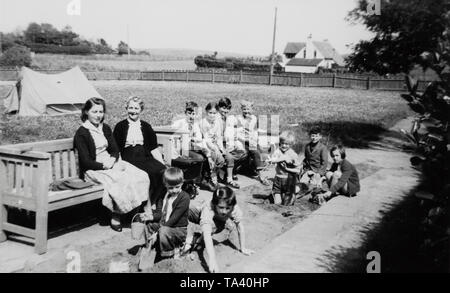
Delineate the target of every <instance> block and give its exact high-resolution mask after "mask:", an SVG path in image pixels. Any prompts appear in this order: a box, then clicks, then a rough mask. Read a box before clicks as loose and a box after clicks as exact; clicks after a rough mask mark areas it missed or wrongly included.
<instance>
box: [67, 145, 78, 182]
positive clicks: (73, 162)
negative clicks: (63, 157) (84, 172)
mask: <svg viewBox="0 0 450 293" xmlns="http://www.w3.org/2000/svg"><path fill="white" fill-rule="evenodd" d="M77 158H78V156H76V155H75V150H70V151H69V170H70V172H69V174H70V177H77V176H78V169H77V166H78V161H77Z"/></svg>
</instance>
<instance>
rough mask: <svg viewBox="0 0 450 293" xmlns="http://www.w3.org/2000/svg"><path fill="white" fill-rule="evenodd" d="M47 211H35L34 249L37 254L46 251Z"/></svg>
mask: <svg viewBox="0 0 450 293" xmlns="http://www.w3.org/2000/svg"><path fill="white" fill-rule="evenodd" d="M47 223H48V212H46V211H45V212H41V211H36V242H35V246H34V251H35V252H36V253H37V254H44V253H46V252H47V236H48V230H47V229H48V227H47Z"/></svg>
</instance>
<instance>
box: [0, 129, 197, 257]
mask: <svg viewBox="0 0 450 293" xmlns="http://www.w3.org/2000/svg"><path fill="white" fill-rule="evenodd" d="M154 130H155V132H156V135H157V138H158V144H159V145H160V147H161V148H160V150H161V152H162V154H163V158H164V160H165V161H166V162H167V164H168V165H170V162H171V160H172V158H173V156H174V154H176V153H177V151H179V152H181V154H183V155H188V151H189V150H188V147H189V136H188V135H189V134H188V133H182V132H179V131H177V130H175V129H172V128H170V127H164V126H163V127H154ZM78 171H79V169H78V156H77V153H76V150H75V149H74V148H73V139H72V138H67V139H59V140H51V141H42V142H36V143H21V144H15V145H4V146H0V242H3V241H6V240H7V234H6V232H10V233H14V234H19V235H23V236H26V237H29V238H31V239H34V244H35V252H36V253H38V254H43V253H45V252H47V239H48V227H47V222H48V213H49V212H51V211H55V210H58V209H62V208H65V207H69V206H74V205H78V204H80V203H84V202H88V201H91V200H95V199H99V198H101V197H102V195H103V187H102V186H101V185H94V186H92V187H89V188H85V189H80V190H64V191H50V190H49V187H50V184H51V183H54V182H58V181H61V180H67V179H71V178H78V177H79V176H78V175H79V174H78ZM9 208H18V209H23V210H27V211H33V212H35V215H36V225H35V228H34V229H30V228H27V227H23V226H20V225H17V224H13V223H9V222H8V209H9Z"/></svg>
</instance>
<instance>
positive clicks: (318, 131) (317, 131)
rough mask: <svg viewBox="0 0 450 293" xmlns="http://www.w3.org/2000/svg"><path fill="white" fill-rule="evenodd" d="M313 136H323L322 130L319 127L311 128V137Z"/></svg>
mask: <svg viewBox="0 0 450 293" xmlns="http://www.w3.org/2000/svg"><path fill="white" fill-rule="evenodd" d="M311 134H322V128H321V127H320V126H319V125H315V126H313V127H311V129H310V130H309V135H311Z"/></svg>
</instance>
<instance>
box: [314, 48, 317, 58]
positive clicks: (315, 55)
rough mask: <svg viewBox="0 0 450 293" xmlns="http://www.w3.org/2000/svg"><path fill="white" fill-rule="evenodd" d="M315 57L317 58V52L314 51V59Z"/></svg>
mask: <svg viewBox="0 0 450 293" xmlns="http://www.w3.org/2000/svg"><path fill="white" fill-rule="evenodd" d="M316 57H317V51H316V50H314V59H316Z"/></svg>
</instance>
